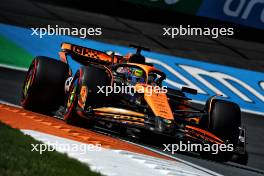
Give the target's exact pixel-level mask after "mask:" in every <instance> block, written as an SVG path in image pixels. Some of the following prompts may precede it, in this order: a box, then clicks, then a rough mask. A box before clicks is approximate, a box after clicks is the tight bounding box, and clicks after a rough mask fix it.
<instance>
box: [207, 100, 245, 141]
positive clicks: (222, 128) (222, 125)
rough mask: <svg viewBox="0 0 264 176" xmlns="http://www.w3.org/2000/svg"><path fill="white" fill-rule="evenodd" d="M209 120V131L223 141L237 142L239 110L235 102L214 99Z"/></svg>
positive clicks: (239, 120)
mask: <svg viewBox="0 0 264 176" xmlns="http://www.w3.org/2000/svg"><path fill="white" fill-rule="evenodd" d="M211 108H212V109H211V112H210V121H209V131H211V132H212V133H213V134H215V135H216V136H217V137H219V138H220V139H222V140H224V141H227V140H228V141H229V143H232V144H234V145H236V144H237V141H238V136H239V127H240V126H241V111H240V108H239V106H238V105H237V104H236V103H233V102H229V101H225V100H215V101H214V103H213V104H212V107H211Z"/></svg>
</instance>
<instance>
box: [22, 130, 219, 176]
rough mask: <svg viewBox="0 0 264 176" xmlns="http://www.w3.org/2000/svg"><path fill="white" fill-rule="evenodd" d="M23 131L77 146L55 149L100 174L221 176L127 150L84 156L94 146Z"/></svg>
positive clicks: (110, 175)
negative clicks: (87, 147)
mask: <svg viewBox="0 0 264 176" xmlns="http://www.w3.org/2000/svg"><path fill="white" fill-rule="evenodd" d="M22 131H23V132H24V133H25V134H27V135H30V136H32V137H33V138H35V139H37V140H39V141H42V142H43V143H45V144H56V145H61V146H75V147H74V150H73V147H72V149H71V147H66V148H65V147H56V150H57V151H58V152H61V153H67V155H68V156H70V157H72V158H75V159H77V160H79V161H81V162H83V163H86V164H87V165H89V166H90V168H91V169H92V170H93V171H98V172H100V173H102V174H104V175H107V176H123V175H126V176H142V175H145V176H172V175H173V176H220V174H218V173H215V172H213V171H210V170H207V169H205V168H202V167H197V166H195V167H194V166H193V165H192V164H190V163H189V164H186V161H183V160H178V159H177V160H176V161H171V160H166V159H160V158H156V157H152V156H148V155H143V154H138V153H134V152H129V151H125V150H112V149H105V148H101V150H100V151H89V150H85V152H84V151H82V149H83V148H84V145H91V144H85V143H81V142H77V141H74V140H70V139H66V138H62V137H57V136H54V135H49V134H45V133H41V132H37V131H33V130H22ZM76 146H80V147H76ZM46 152H48V151H46ZM163 155H164V154H163Z"/></svg>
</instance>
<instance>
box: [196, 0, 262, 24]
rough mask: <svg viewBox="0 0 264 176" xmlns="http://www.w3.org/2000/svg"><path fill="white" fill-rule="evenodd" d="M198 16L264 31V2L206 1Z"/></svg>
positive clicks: (248, 0) (241, 0) (236, 0)
mask: <svg viewBox="0 0 264 176" xmlns="http://www.w3.org/2000/svg"><path fill="white" fill-rule="evenodd" d="M197 15H199V16H205V17H211V18H215V19H220V20H225V21H230V22H234V23H238V24H242V25H247V26H251V27H255V28H259V29H264V0H220V1H219V0H214V1H212V0H204V1H203V3H202V5H201V7H200V9H199V11H198V14H197Z"/></svg>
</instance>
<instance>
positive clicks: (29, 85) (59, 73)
mask: <svg viewBox="0 0 264 176" xmlns="http://www.w3.org/2000/svg"><path fill="white" fill-rule="evenodd" d="M68 77H69V66H68V65H67V64H65V63H63V62H61V61H59V60H55V59H52V58H49V57H44V56H37V57H36V58H35V59H34V60H33V61H32V63H31V65H30V67H29V69H28V72H27V76H26V79H25V81H24V85H23V92H22V98H21V105H22V107H23V108H25V109H28V110H31V111H35V112H42V113H47V114H50V113H51V112H53V111H55V110H57V109H58V107H59V106H60V105H63V103H64V100H65V91H64V85H65V81H66V79H67V78H68Z"/></svg>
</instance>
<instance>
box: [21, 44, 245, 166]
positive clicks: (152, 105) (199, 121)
mask: <svg viewBox="0 0 264 176" xmlns="http://www.w3.org/2000/svg"><path fill="white" fill-rule="evenodd" d="M133 47H135V48H137V52H136V53H135V54H128V55H126V56H121V55H118V54H116V53H115V52H102V51H98V50H94V49H91V48H86V47H82V46H78V45H74V44H70V43H62V45H61V52H60V53H59V54H60V58H61V61H59V60H55V59H52V58H48V57H43V56H38V57H36V58H35V59H34V60H33V62H32V64H31V66H30V67H29V69H28V72H27V76H26V79H25V82H24V86H23V92H22V100H21V104H22V106H23V107H24V108H25V109H28V110H32V111H37V112H42V113H46V114H53V115H54V116H55V117H57V118H60V119H63V120H65V121H66V122H67V123H70V124H78V123H80V121H82V120H84V119H86V120H85V123H87V124H89V125H90V126H93V125H95V124H96V125H100V126H103V127H104V128H107V129H111V130H112V129H119V130H120V129H122V130H123V131H124V132H128V131H129V134H130V135H131V133H132V134H133V136H137V135H139V136H140V134H147V133H151V134H155V135H157V136H163V137H166V138H169V139H170V141H171V142H172V143H175V142H177V141H188V142H189V141H191V142H192V143H199V144H219V145H221V144H225V145H227V144H232V146H233V150H232V151H226V152H220V153H219V154H218V155H217V156H218V158H221V159H224V161H226V160H230V159H231V158H233V159H234V158H236V160H237V161H238V162H240V163H243V164H245V163H246V162H247V152H246V147H245V146H246V141H245V129H244V128H242V127H241V114H240V108H239V106H238V105H237V104H236V103H233V102H229V101H225V100H222V99H219V98H217V96H214V97H211V98H209V99H208V100H207V102H206V104H205V106H204V107H203V108H197V107H194V106H193V105H192V104H191V100H190V99H189V98H187V97H186V95H185V93H192V94H197V91H196V90H194V89H191V88H187V87H182V88H181V90H174V89H170V88H167V87H166V86H163V85H162V83H163V80H164V79H166V75H165V74H164V73H163V72H162V71H160V70H158V69H156V68H155V67H154V66H153V65H152V64H150V63H146V62H145V57H144V56H143V55H142V54H141V50H148V49H147V48H143V47H139V46H134V45H133ZM68 56H71V58H72V59H73V60H75V61H77V62H79V63H80V64H81V66H80V68H79V69H78V70H77V72H76V73H75V74H72V70H71V68H70V65H69V64H68ZM201 154H204V152H201ZM206 155H207V154H206Z"/></svg>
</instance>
